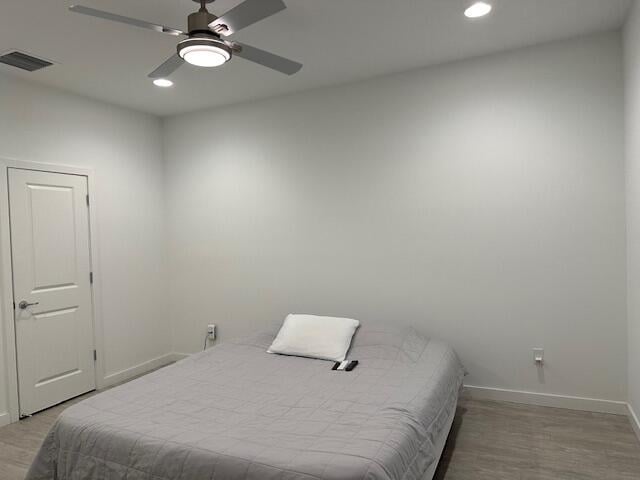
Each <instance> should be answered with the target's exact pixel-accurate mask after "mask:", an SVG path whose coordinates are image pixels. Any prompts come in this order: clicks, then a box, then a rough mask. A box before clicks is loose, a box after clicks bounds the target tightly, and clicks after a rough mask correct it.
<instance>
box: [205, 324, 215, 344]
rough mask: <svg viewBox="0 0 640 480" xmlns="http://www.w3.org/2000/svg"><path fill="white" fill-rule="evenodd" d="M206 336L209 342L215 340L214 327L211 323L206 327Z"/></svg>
mask: <svg viewBox="0 0 640 480" xmlns="http://www.w3.org/2000/svg"><path fill="white" fill-rule="evenodd" d="M207 335H208V336H209V340H215V339H216V326H215V325H214V324H213V323H210V324H209V325H207Z"/></svg>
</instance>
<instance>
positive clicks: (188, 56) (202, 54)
mask: <svg viewBox="0 0 640 480" xmlns="http://www.w3.org/2000/svg"><path fill="white" fill-rule="evenodd" d="M180 56H181V57H182V58H183V59H184V61H185V62H187V63H190V64H191V65H196V66H197V67H219V66H220V65H223V64H225V63H227V62H228V61H229V58H230V56H229V54H228V53H227V52H225V51H224V50H222V49H220V48H216V47H208V46H205V45H194V46H191V47H185V48H184V49H183V50H182V51H181V52H180Z"/></svg>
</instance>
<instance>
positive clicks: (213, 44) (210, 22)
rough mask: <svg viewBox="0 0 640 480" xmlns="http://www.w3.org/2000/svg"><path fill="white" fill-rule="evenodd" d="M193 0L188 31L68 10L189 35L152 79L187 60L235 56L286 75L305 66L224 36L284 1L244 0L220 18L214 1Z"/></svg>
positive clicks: (206, 63)
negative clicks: (194, 9) (214, 10)
mask: <svg viewBox="0 0 640 480" xmlns="http://www.w3.org/2000/svg"><path fill="white" fill-rule="evenodd" d="M193 1H194V2H196V3H199V4H200V10H198V11H197V12H195V13H192V14H191V15H189V19H188V28H189V31H188V32H183V31H182V30H178V29H176V28H169V27H165V26H164V25H157V24H154V23H149V22H145V21H143V20H138V19H136V18H130V17H124V16H122V15H116V14H114V13H109V12H105V11H102V10H96V9H95V8H89V7H83V6H81V5H72V6H70V7H69V10H70V11H72V12H76V13H81V14H83V15H90V16H92V17H98V18H102V19H105V20H111V21H113V22H119V23H126V24H128V25H133V26H135V27H140V28H146V29H149V30H154V31H156V32H160V33H165V34H167V35H173V36H176V37H181V36H185V37H187V38H185V39H184V40H182V41H180V42H179V43H178V46H177V53H175V54H174V55H172V56H171V57H169V59H168V60H166V61H165V62H164V63H163V64H162V65H160V66H159V67H158V68H156V69H155V70H154V71H153V72H151V73H150V74H149V75H148V76H149V78H151V79H161V78H166V77H167V76H169V75H171V74H172V73H173V72H175V71H176V70H177V69H178V68H179V67H180V66H181V65H182V64H183V63H184V62H187V63H190V64H192V65H196V66H198V67H217V66H220V65H223V64H224V63H226V62H228V61H229V60H231V58H232V57H233V56H234V55H236V56H238V57H241V58H244V59H245V60H249V61H251V62H254V63H257V64H259V65H262V66H265V67H267V68H271V69H272V70H277V71H278V72H282V73H284V74H286V75H293V74H294V73H296V72H298V71H299V70H300V69H301V68H302V64H301V63H298V62H294V61H293V60H289V59H287V58H284V57H281V56H279V55H275V54H273V53H269V52H266V51H264V50H261V49H259V48H256V47H252V46H250V45H246V44H243V43H238V42H236V41H229V40H225V39H223V37H227V36H229V35H231V34H233V33H236V32H237V31H238V30H240V29H242V28H245V27H248V26H249V25H252V24H254V23H256V22H259V21H260V20H262V19H264V18H267V17H270V16H271V15H274V14H276V13H278V12H280V11H282V10H284V9H285V8H287V6H286V5H285V4H284V2H283V1H282V0H245V1H244V2H243V3H241V4H239V5H238V6H236V7H234V8H232V9H231V10H229V11H228V12H227V13H225V14H224V15H222V16H221V17H217V16H215V15H214V14H212V13H210V12H209V11H208V10H207V4H208V3H211V2H213V1H214V0H193Z"/></svg>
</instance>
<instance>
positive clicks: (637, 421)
mask: <svg viewBox="0 0 640 480" xmlns="http://www.w3.org/2000/svg"><path fill="white" fill-rule="evenodd" d="M627 408H628V409H629V421H630V422H631V426H632V427H633V431H634V432H636V436H637V437H638V440H640V418H639V417H638V415H636V412H635V411H634V410H633V407H632V406H631V404H628V405H627Z"/></svg>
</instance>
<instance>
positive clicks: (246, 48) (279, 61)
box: [232, 42, 302, 75]
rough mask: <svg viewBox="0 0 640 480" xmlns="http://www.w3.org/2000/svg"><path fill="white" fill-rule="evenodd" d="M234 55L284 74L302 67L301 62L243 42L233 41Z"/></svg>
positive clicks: (291, 73)
mask: <svg viewBox="0 0 640 480" xmlns="http://www.w3.org/2000/svg"><path fill="white" fill-rule="evenodd" d="M232 47H233V53H234V55H236V56H238V57H241V58H244V59H245V60H249V61H251V62H255V63H257V64H259V65H262V66H264V67H267V68H271V69H272V70H277V71H278V72H282V73H284V74H286V75H293V74H294V73H297V72H299V71H300V69H301V68H302V64H301V63H298V62H294V61H293V60H289V59H288V58H284V57H281V56H280V55H276V54H274V53H269V52H265V51H264V50H260V49H259V48H256V47H252V46H251V45H246V44H244V43H238V42H233V44H232Z"/></svg>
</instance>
